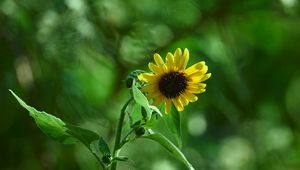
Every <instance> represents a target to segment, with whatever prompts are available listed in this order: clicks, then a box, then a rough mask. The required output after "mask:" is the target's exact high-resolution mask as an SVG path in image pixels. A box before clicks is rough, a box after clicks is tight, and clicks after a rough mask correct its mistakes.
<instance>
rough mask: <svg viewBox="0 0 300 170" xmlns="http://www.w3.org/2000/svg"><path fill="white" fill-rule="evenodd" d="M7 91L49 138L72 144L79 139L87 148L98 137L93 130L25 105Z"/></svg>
mask: <svg viewBox="0 0 300 170" xmlns="http://www.w3.org/2000/svg"><path fill="white" fill-rule="evenodd" d="M9 91H10V92H11V93H12V94H13V96H14V97H15V98H16V99H17V100H18V102H19V103H20V105H21V106H23V107H24V108H25V109H26V110H28V111H29V115H30V116H31V117H33V118H34V120H35V122H36V124H37V126H38V127H39V128H40V129H41V130H42V131H43V132H44V133H45V134H46V135H47V136H49V137H50V138H52V139H54V140H56V141H58V142H61V143H64V144H73V143H77V142H78V141H80V142H82V143H83V144H84V145H85V146H87V147H88V148H89V149H90V146H89V145H90V143H91V142H92V141H95V140H97V139H98V138H99V136H98V135H97V134H96V133H95V132H92V131H90V130H87V129H83V128H80V127H77V126H74V125H71V124H68V123H65V122H63V121H62V120H61V119H59V118H57V117H55V116H53V115H50V114H48V113H46V112H44V111H42V112H41V111H38V110H36V109H35V108H33V107H31V106H29V105H27V104H26V103H25V102H24V101H23V100H22V99H20V98H19V97H18V96H17V95H16V94H15V93H14V92H13V91H12V90H9Z"/></svg>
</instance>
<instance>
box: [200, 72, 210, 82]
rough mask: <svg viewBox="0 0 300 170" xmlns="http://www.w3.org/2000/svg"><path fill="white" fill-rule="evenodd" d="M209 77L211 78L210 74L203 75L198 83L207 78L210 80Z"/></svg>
mask: <svg viewBox="0 0 300 170" xmlns="http://www.w3.org/2000/svg"><path fill="white" fill-rule="evenodd" d="M210 76H211V73H208V74H205V75H204V76H203V77H202V78H201V80H200V82H202V81H205V80H207V79H209V78H210Z"/></svg>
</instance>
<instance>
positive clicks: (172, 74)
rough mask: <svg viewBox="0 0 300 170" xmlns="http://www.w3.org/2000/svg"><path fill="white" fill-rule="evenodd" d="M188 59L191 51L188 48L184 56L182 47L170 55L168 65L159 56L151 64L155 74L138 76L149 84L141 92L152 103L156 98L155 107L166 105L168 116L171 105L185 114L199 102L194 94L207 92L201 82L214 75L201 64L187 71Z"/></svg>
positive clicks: (156, 55) (150, 67)
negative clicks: (186, 107) (192, 105)
mask: <svg viewBox="0 0 300 170" xmlns="http://www.w3.org/2000/svg"><path fill="white" fill-rule="evenodd" d="M188 60H189V51H188V49H186V48H185V49H184V51H183V54H182V51H181V49H180V48H177V50H176V51H175V53H174V55H173V54H172V53H170V52H169V53H168V54H167V56H166V62H164V61H163V60H162V58H161V56H160V55H159V54H157V53H156V54H154V61H155V63H156V64H154V63H151V62H150V63H149V64H148V67H149V69H150V70H151V71H152V73H142V74H140V75H139V76H138V79H139V80H141V81H143V82H145V83H146V86H144V87H142V89H141V91H142V92H144V93H147V98H148V99H149V100H152V99H153V105H155V106H159V105H160V104H162V103H165V112H166V113H170V110H171V104H172V103H173V104H174V106H175V108H176V109H177V110H178V111H183V109H184V107H185V106H187V105H188V104H189V102H195V101H197V100H198V97H197V96H196V95H194V94H197V93H203V92H205V87H206V84H204V83H202V82H203V81H205V80H207V79H208V78H209V77H210V76H211V73H207V70H208V67H207V66H206V65H205V62H204V61H201V62H198V63H196V64H194V65H192V66H191V67H189V68H187V69H186V66H187V63H188Z"/></svg>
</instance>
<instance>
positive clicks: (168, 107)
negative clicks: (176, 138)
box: [165, 99, 171, 114]
mask: <svg viewBox="0 0 300 170" xmlns="http://www.w3.org/2000/svg"><path fill="white" fill-rule="evenodd" d="M170 112H171V100H169V99H168V100H166V107H165V113H166V114H168V113H170Z"/></svg>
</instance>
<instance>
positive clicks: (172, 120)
mask: <svg viewBox="0 0 300 170" xmlns="http://www.w3.org/2000/svg"><path fill="white" fill-rule="evenodd" d="M165 120H166V123H167V126H168V128H169V130H170V131H171V133H172V134H173V135H174V137H175V139H176V142H177V145H178V147H179V148H181V147H182V141H181V114H180V113H179V112H178V111H177V109H176V108H175V106H174V105H173V104H172V108H171V113H170V114H168V115H167V116H166V119H165Z"/></svg>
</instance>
